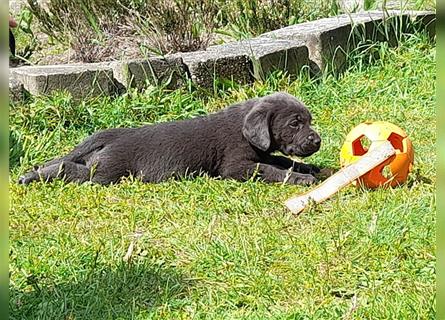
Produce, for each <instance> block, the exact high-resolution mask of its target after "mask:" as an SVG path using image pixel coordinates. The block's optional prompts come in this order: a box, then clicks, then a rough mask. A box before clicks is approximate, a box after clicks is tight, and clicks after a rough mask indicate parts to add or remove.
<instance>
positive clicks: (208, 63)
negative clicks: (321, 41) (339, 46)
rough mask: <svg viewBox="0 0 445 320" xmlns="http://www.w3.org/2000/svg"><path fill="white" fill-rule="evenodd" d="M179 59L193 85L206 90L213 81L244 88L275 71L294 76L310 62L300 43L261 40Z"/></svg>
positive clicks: (238, 42) (184, 55)
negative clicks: (217, 80) (222, 80)
mask: <svg viewBox="0 0 445 320" xmlns="http://www.w3.org/2000/svg"><path fill="white" fill-rule="evenodd" d="M181 56H182V59H183V61H184V64H185V65H186V66H187V67H188V70H189V73H190V76H191V79H192V81H193V82H194V83H196V84H197V85H199V86H201V87H205V88H212V86H213V83H214V79H216V78H219V79H229V80H233V81H235V82H237V83H239V84H244V83H250V82H252V81H253V80H254V79H255V78H264V77H265V76H267V75H268V74H269V73H271V72H273V71H275V70H285V71H287V72H289V73H291V74H297V73H298V72H299V70H300V69H301V68H302V67H303V66H304V65H307V64H308V61H309V60H308V49H307V47H306V46H305V45H304V44H303V43H302V42H301V41H294V40H283V39H278V40H272V39H264V38H254V39H248V40H243V41H237V42H231V43H228V44H223V45H218V46H210V47H209V48H208V49H207V50H206V51H198V52H190V53H182V54H181Z"/></svg>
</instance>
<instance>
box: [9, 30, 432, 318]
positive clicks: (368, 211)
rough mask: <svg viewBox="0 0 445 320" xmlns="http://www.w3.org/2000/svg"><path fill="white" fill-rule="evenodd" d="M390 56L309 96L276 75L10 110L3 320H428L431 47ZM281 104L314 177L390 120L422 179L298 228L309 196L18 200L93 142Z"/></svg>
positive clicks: (54, 193) (249, 187)
mask: <svg viewBox="0 0 445 320" xmlns="http://www.w3.org/2000/svg"><path fill="white" fill-rule="evenodd" d="M383 51H384V53H385V55H384V57H383V58H382V59H381V60H377V61H374V62H373V63H372V64H362V63H360V61H362V60H359V59H357V58H356V60H354V61H355V63H354V66H353V67H351V69H350V70H348V71H347V72H345V73H344V74H343V75H341V76H340V77H338V78H334V77H332V76H326V77H324V78H322V79H320V80H318V81H315V80H313V81H311V80H308V79H304V78H301V79H297V80H293V81H292V80H290V79H288V78H287V77H284V76H279V75H276V76H275V77H271V78H269V79H268V80H267V81H265V82H262V83H260V82H257V83H255V84H254V85H251V86H241V87H238V86H234V87H232V88H230V87H229V88H226V90H225V91H219V92H217V93H215V94H214V95H212V96H207V97H204V96H203V95H202V94H199V93H198V92H196V91H193V92H189V91H187V90H184V91H174V92H165V91H161V90H159V89H155V88H150V89H147V91H146V92H144V93H139V94H138V93H135V92H132V93H129V94H127V95H125V96H122V97H119V98H117V99H115V100H112V99H109V98H101V99H97V100H96V101H91V102H88V103H81V104H75V103H73V102H72V101H71V100H70V99H69V98H67V97H66V96H63V95H56V96H53V97H50V98H47V99H44V98H39V99H36V100H33V101H31V102H29V103H26V104H22V105H16V106H11V109H10V129H11V132H12V134H11V138H10V139H11V141H12V149H11V169H10V180H11V182H10V245H11V247H10V305H9V307H10V316H11V318H12V319H37V318H39V319H130V318H132V319H133V318H134V319H164V318H169V319H187V318H197V319H201V318H209V319H241V318H243V319H429V318H430V319H432V318H434V317H435V308H436V307H435V305H436V304H435V210H436V199H435V185H436V169H435V162H436V153H435V150H436V148H435V143H436V127H435V112H434V105H435V74H436V70H435V45H434V44H431V43H429V42H427V41H426V40H425V39H424V38H423V37H420V36H413V37H410V38H407V39H406V40H405V41H404V43H403V45H401V46H400V47H399V48H395V49H388V48H386V49H384V50H382V52H383ZM277 90H284V91H287V92H289V93H291V94H294V95H296V96H298V97H300V98H301V99H302V100H303V101H304V102H305V103H306V104H307V105H308V106H309V108H310V110H311V111H312V113H313V117H314V120H315V121H314V124H315V127H316V128H317V129H318V130H319V132H320V134H321V136H322V139H323V144H322V148H321V150H320V152H319V153H317V154H316V155H314V156H311V157H310V158H309V159H307V161H308V162H311V163H315V164H318V165H321V166H331V167H335V168H338V161H339V160H338V155H339V149H340V147H341V144H342V142H343V139H344V137H345V135H346V133H347V132H348V131H349V130H350V129H351V128H352V127H354V126H355V125H357V124H358V123H360V122H362V121H365V120H387V121H390V122H393V123H395V124H398V125H399V126H401V127H402V128H404V129H405V130H406V132H407V133H408V135H409V136H410V138H411V139H412V141H413V143H414V147H415V152H416V155H415V161H416V163H415V172H414V173H413V174H411V176H410V177H409V181H408V182H407V183H406V184H405V185H403V186H401V187H398V188H393V189H387V190H383V189H379V190H375V191H368V190H362V189H358V188H355V187H352V186H351V187H347V188H345V189H344V190H342V191H341V192H340V193H339V194H338V195H336V196H334V197H333V198H332V199H330V200H328V201H326V202H324V203H322V204H319V205H316V206H312V207H311V208H310V209H309V210H307V211H306V212H304V213H303V214H301V215H300V216H293V215H292V214H290V213H289V212H288V211H287V210H286V209H285V208H284V206H283V201H284V200H286V199H287V198H288V197H290V196H293V195H296V194H299V193H302V192H305V191H307V190H309V188H308V187H301V186H289V185H281V184H267V183H263V182H261V181H257V180H254V179H252V180H251V181H248V182H246V183H240V182H235V181H231V180H219V179H211V178H208V177H200V178H197V179H194V180H188V179H185V180H183V181H168V182H164V183H160V184H142V183H141V182H139V181H135V180H132V179H127V180H125V181H124V182H123V183H121V184H118V185H113V186H109V187H103V186H98V185H88V184H84V185H75V184H64V183H62V182H60V181H58V182H54V183H51V184H32V185H30V186H28V187H23V186H19V185H16V184H15V180H16V179H17V177H18V175H19V174H20V173H22V172H24V171H25V170H26V169H28V168H29V166H31V165H33V164H36V163H39V162H41V161H44V160H47V159H49V158H51V157H54V156H56V155H60V154H61V153H63V152H67V151H68V150H70V148H72V147H73V146H74V145H75V144H77V143H78V142H79V141H80V140H81V139H82V138H84V137H85V136H87V135H88V134H90V133H92V132H94V131H95V130H98V129H100V128H106V127H115V126H136V125H140V124H143V123H151V122H159V121H167V120H174V119H181V118H189V117H192V116H195V115H198V114H202V113H207V112H212V111H215V110H218V109H220V108H222V107H224V106H226V105H228V104H230V103H233V102H235V101H240V100H245V99H247V98H250V97H254V96H263V95H266V94H268V93H271V92H274V91H277ZM135 232H141V233H142V235H141V236H140V238H139V239H138V240H137V242H136V243H135V248H134V252H133V256H132V258H131V260H130V261H129V262H124V261H123V257H124V256H125V254H126V252H127V249H128V246H129V245H130V243H131V241H132V240H133V239H134V238H135V237H134V233H135Z"/></svg>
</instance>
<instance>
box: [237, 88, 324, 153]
mask: <svg viewBox="0 0 445 320" xmlns="http://www.w3.org/2000/svg"><path fill="white" fill-rule="evenodd" d="M311 121H312V117H311V114H310V112H309V110H308V109H307V108H306V106H305V105H304V104H303V103H302V102H300V101H298V100H297V99H296V98H295V97H293V96H291V95H289V94H287V93H275V94H272V95H270V96H266V97H264V98H261V99H259V100H258V101H257V102H256V104H255V105H254V106H253V108H252V110H250V111H249V113H248V114H247V115H246V117H245V118H244V125H243V135H244V137H245V138H246V139H247V140H248V141H249V142H250V143H251V144H252V145H254V146H255V147H257V148H258V149H260V150H262V151H267V152H273V151H278V150H279V151H281V152H283V153H284V154H286V155H290V156H299V157H307V156H310V155H311V154H313V153H315V152H317V151H318V150H319V149H320V144H321V139H320V136H319V135H318V133H317V132H316V131H315V130H314V129H312V128H311Z"/></svg>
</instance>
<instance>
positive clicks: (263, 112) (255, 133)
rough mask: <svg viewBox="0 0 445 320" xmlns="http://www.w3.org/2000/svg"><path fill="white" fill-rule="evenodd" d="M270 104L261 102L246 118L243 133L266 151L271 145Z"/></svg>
mask: <svg viewBox="0 0 445 320" xmlns="http://www.w3.org/2000/svg"><path fill="white" fill-rule="evenodd" d="M267 106H268V104H267V103H264V102H259V103H258V104H257V105H256V106H254V107H253V109H252V110H251V111H250V112H249V113H248V114H247V115H246V117H245V118H244V124H243V135H244V137H245V138H246V139H247V140H248V141H249V142H250V143H251V144H253V145H254V146H255V147H257V148H258V149H260V150H262V151H266V150H267V149H269V147H270V133H269V121H270V115H271V112H270V109H268V108H267Z"/></svg>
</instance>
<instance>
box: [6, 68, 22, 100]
mask: <svg viewBox="0 0 445 320" xmlns="http://www.w3.org/2000/svg"><path fill="white" fill-rule="evenodd" d="M24 98H25V88H24V87H23V84H21V83H20V81H18V80H17V79H15V77H14V76H13V75H12V74H11V73H10V75H9V101H10V102H12V103H16V102H20V101H22V100H23V99H24Z"/></svg>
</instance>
